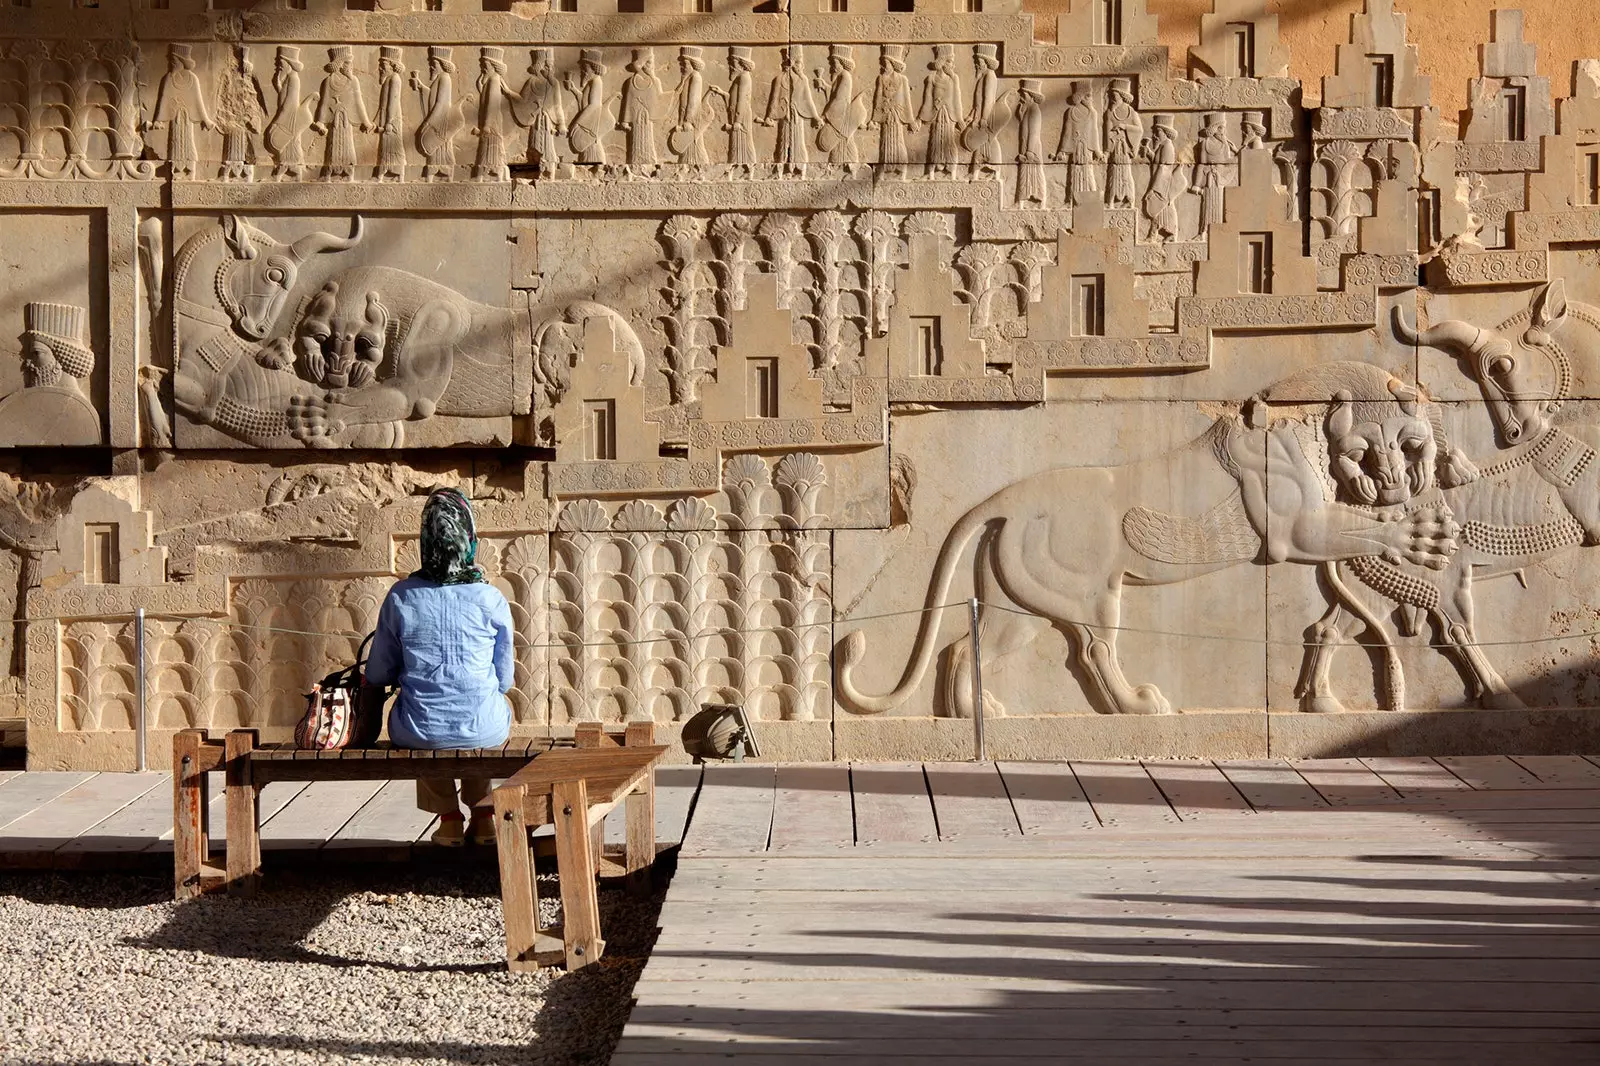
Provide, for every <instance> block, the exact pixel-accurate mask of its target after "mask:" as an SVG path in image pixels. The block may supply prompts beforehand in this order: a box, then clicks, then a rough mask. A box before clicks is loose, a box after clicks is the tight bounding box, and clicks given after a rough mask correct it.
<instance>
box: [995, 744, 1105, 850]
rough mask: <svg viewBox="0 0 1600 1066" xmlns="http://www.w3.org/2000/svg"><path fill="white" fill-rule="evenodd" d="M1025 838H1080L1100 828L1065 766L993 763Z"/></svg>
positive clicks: (1032, 763)
mask: <svg viewBox="0 0 1600 1066" xmlns="http://www.w3.org/2000/svg"><path fill="white" fill-rule="evenodd" d="M995 765H996V767H997V768H998V769H999V771H1000V776H1001V778H1002V779H1003V780H1004V781H1005V783H1006V791H1007V792H1008V793H1010V795H1011V807H1012V809H1013V810H1014V811H1016V814H1017V822H1018V824H1020V825H1021V826H1022V832H1023V834H1024V835H1026V836H1036V837H1043V838H1046V839H1050V838H1056V837H1063V836H1079V835H1082V833H1083V832H1084V831H1085V830H1093V829H1099V828H1100V819H1098V818H1096V817H1095V813H1094V807H1093V806H1091V805H1090V803H1089V798H1088V797H1087V796H1086V795H1084V792H1083V786H1082V785H1080V784H1079V783H1078V778H1077V776H1076V775H1075V774H1074V773H1073V772H1072V767H1071V766H1070V765H1068V764H1067V763H1045V762H1002V763H996V764H995Z"/></svg>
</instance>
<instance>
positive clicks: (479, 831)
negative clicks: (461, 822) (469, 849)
mask: <svg viewBox="0 0 1600 1066" xmlns="http://www.w3.org/2000/svg"><path fill="white" fill-rule="evenodd" d="M467 839H468V840H469V841H471V842H472V843H474V844H493V843H494V842H495V840H494V818H492V817H490V816H488V815H485V816H484V817H482V818H474V819H473V820H472V825H471V827H469V828H468V830H467Z"/></svg>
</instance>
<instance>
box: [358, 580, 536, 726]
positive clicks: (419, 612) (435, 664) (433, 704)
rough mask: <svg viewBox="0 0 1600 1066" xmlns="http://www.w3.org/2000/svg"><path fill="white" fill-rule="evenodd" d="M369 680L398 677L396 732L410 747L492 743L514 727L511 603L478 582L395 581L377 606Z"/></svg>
mask: <svg viewBox="0 0 1600 1066" xmlns="http://www.w3.org/2000/svg"><path fill="white" fill-rule="evenodd" d="M366 676H367V680H368V681H370V682H371V683H373V684H374V685H393V684H399V686H400V695H399V696H397V697H395V701H394V706H393V707H392V708H391V709H390V711H389V739H390V740H392V741H394V743H395V744H396V745H398V746H400V747H404V748H492V747H497V746H499V745H501V744H504V743H505V742H506V738H507V736H509V735H510V732H511V705H510V704H509V703H507V702H506V698H505V696H504V695H503V693H506V692H509V691H510V690H511V686H512V684H513V683H514V681H515V679H516V661H515V659H514V657H513V655H512V645H511V607H510V605H509V604H507V603H506V598H505V597H504V596H502V595H501V594H500V590H499V589H497V588H495V587H494V586H493V585H489V584H484V583H483V582H477V583H474V584H470V585H440V584H438V583H437V582H434V581H429V580H428V579H427V578H421V577H408V578H405V579H404V580H402V581H397V582H395V585H394V587H393V588H391V589H390V590H389V595H388V596H386V597H385V598H384V601H383V606H382V607H381V608H380V609H379V610H378V629H377V635H376V636H374V637H373V638H372V650H371V652H370V653H369V654H368V657H367V673H366Z"/></svg>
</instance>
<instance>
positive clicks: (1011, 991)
mask: <svg viewBox="0 0 1600 1066" xmlns="http://www.w3.org/2000/svg"><path fill="white" fill-rule="evenodd" d="M1276 976H1277V975H1276V973H1274V978H1276ZM1321 976H1322V975H1318V974H1317V973H1316V972H1315V971H1311V972H1309V973H1307V974H1306V975H1305V978H1304V979H1303V980H1299V981H1293V982H1288V981H1278V980H1275V979H1274V980H1258V981H1244V980H1239V981H1217V982H1203V981H1192V982H1185V983H1184V986H1183V988H1182V992H1183V995H1182V997H1181V999H1180V997H1178V996H1176V995H1162V996H1161V997H1160V998H1161V1000H1163V1001H1165V1002H1166V1003H1167V1004H1168V1005H1169V1006H1172V1007H1181V1008H1183V1009H1187V1010H1228V1011H1233V1010H1254V1011H1267V1010H1303V1009H1305V1007H1306V1005H1307V1003H1308V1002H1312V1001H1310V1000H1308V999H1307V998H1306V997H1307V995H1308V994H1311V995H1314V996H1315V1000H1314V1001H1315V1002H1317V1003H1319V1004H1323V1005H1332V1004H1337V1005H1338V1009H1340V1010H1342V1011H1344V1012H1346V1017H1356V1016H1357V1014H1356V1012H1363V1011H1372V1012H1374V1013H1381V1012H1384V1011H1417V1010H1426V1011H1450V1012H1465V1011H1470V1012H1473V1013H1474V1014H1476V1012H1478V1011H1502V1012H1503V1011H1512V1010H1524V1011H1528V1010H1533V1011H1552V1012H1555V1011H1566V1012H1586V1013H1591V1014H1592V1013H1593V1011H1594V1001H1593V993H1592V991H1591V992H1590V994H1589V996H1588V997H1587V998H1585V996H1584V994H1583V990H1582V986H1579V985H1569V984H1557V983H1543V982H1532V983H1529V984H1525V985H1521V986H1518V987H1514V988H1508V987H1505V986H1499V985H1495V984H1493V983H1487V982H1485V983H1471V982H1462V983H1459V984H1449V985H1442V986H1439V987H1434V986H1430V985H1413V984H1410V983H1408V982H1405V981H1398V980H1383V981H1370V982H1350V981H1340V982H1337V983H1336V982H1333V981H1331V980H1330V981H1329V982H1328V985H1329V987H1328V989H1327V992H1326V993H1324V994H1317V993H1315V992H1314V988H1315V982H1316V981H1317V980H1318V979H1319V978H1320V977H1321ZM648 977H649V973H648V968H647V970H646V975H645V978H646V979H641V980H640V981H639V983H638V984H637V985H636V986H635V987H634V999H635V1000H636V1001H637V1002H638V1003H639V1005H640V1006H657V1005H668V1006H676V1005H689V1006H694V1005H703V1004H729V1003H739V1004H741V1005H743V1006H744V1007H745V1009H747V1010H752V1011H759V1010H761V1009H762V1008H764V1007H766V1006H768V1005H771V1004H775V1003H779V1002H781V1003H782V1004H784V1006H785V1009H787V1010H790V1011H806V1010H829V1011H843V1010H847V1009H848V1010H855V1011H894V1010H899V1011H906V1010H911V1011H918V1010H919V1008H921V1010H922V1011H925V1010H927V1008H929V1007H935V1008H938V1009H942V1010H953V1009H962V1010H965V1011H972V1010H974V1009H977V1010H994V1005H995V1004H996V1003H1006V1002H1010V1001H1015V1000H1018V999H1021V1000H1023V1001H1024V1002H1026V1001H1029V1000H1031V1001H1033V1002H1037V1003H1040V1004H1047V1005H1049V1007H1050V1009H1061V1008H1063V1007H1064V1006H1065V1005H1066V1004H1067V1003H1069V1002H1071V998H1072V997H1070V996H1067V995H1063V994H1064V993H1073V992H1081V993H1085V995H1084V997H1083V998H1085V999H1087V1000H1091V1001H1092V1002H1093V1004H1094V1009H1095V1010H1101V1011H1105V1010H1118V1009H1131V1010H1137V1009H1145V1010H1148V1009H1149V1008H1150V1006H1151V1002H1152V995H1151V990H1150V989H1147V988H1137V987H1133V988H1130V987H1116V986H1113V987H1111V988H1107V987H1106V984H1105V982H1104V981H1103V980H1102V981H1101V982H1099V983H1093V982H1089V983H1085V982H1075V981H1057V980H1053V979H1050V978H1049V977H1048V976H1045V977H1038V978H1033V979H1028V980H1006V979H1003V978H995V977H987V976H982V975H979V976H976V977H974V978H973V979H971V980H966V981H952V980H933V981H929V980H901V981H888V980H883V979H882V977H881V976H878V977H873V978H870V979H865V980H849V981H826V980H813V981H789V982H784V983H783V984H782V985H779V986H776V987H773V986H766V987H762V986H760V985H757V984H752V983H749V982H745V981H741V980H738V979H732V978H696V979H694V980H692V981H654V980H649V979H648ZM741 996H743V997H744V998H743V999H741ZM919 1013H920V1011H919ZM1360 1020H1361V1021H1362V1022H1365V1021H1367V1020H1368V1019H1366V1018H1362V1019H1360ZM968 1021H969V1022H970V1019H968ZM1591 1053H1592V1049H1591Z"/></svg>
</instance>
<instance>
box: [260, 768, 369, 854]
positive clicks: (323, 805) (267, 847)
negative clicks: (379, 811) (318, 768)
mask: <svg viewBox="0 0 1600 1066" xmlns="http://www.w3.org/2000/svg"><path fill="white" fill-rule="evenodd" d="M382 787H383V782H381V781H313V782H311V783H310V784H309V785H307V786H306V787H305V789H304V791H302V792H301V793H300V794H299V795H297V796H295V797H294V799H292V800H290V801H289V803H288V805H287V806H285V807H284V808H283V809H282V810H280V811H278V812H277V813H276V814H275V815H273V816H272V817H271V818H268V819H265V820H264V821H263V823H262V826H261V848H262V850H263V851H281V850H283V849H286V848H310V849H316V848H320V847H322V845H323V844H325V843H326V842H327V841H328V840H329V839H330V838H332V837H333V836H334V835H336V834H337V833H338V832H339V830H340V829H342V828H343V827H344V825H345V823H347V822H349V821H350V819H351V818H353V817H354V816H355V814H356V812H357V811H359V810H360V809H361V808H362V806H364V805H365V804H366V802H367V801H368V800H370V799H371V798H372V797H373V796H375V795H377V793H378V790H379V789H380V788H382Z"/></svg>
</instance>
